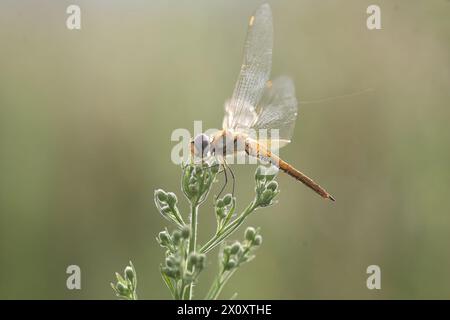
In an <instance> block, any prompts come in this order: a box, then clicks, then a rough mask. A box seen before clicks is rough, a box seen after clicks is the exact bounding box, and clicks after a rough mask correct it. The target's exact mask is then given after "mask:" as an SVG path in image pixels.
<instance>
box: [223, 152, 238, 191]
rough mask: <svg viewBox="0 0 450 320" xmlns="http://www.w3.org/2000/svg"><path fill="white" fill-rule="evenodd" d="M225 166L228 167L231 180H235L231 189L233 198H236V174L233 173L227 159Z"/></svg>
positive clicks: (224, 162)
mask: <svg viewBox="0 0 450 320" xmlns="http://www.w3.org/2000/svg"><path fill="white" fill-rule="evenodd" d="M223 164H224V167H226V168H227V169H228V170H229V171H230V174H231V178H232V179H233V183H232V188H231V196H232V197H234V186H235V184H236V178H235V177H234V172H233V170H232V169H231V167H230V166H229V165H228V163H227V162H226V161H225V159H224V160H223Z"/></svg>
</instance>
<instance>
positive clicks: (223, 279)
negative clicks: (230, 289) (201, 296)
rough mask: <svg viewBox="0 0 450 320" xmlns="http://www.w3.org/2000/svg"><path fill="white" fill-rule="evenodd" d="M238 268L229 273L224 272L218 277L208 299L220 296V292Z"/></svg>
mask: <svg viewBox="0 0 450 320" xmlns="http://www.w3.org/2000/svg"><path fill="white" fill-rule="evenodd" d="M235 271H236V269H233V270H231V271H229V272H227V273H225V272H222V273H221V275H220V276H219V277H218V279H217V283H216V284H215V285H214V287H213V288H211V289H212V290H210V292H209V293H208V296H207V299H208V300H216V299H217V298H218V297H219V294H220V293H221V292H222V289H223V288H224V287H225V284H226V283H227V282H228V280H230V278H231V276H232V275H233V274H234V272H235Z"/></svg>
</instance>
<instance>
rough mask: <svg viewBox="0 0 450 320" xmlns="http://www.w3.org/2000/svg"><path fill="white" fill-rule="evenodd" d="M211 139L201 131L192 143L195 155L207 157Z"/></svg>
mask: <svg viewBox="0 0 450 320" xmlns="http://www.w3.org/2000/svg"><path fill="white" fill-rule="evenodd" d="M209 140H210V139H209V137H208V136H207V135H206V134H204V133H201V134H199V135H197V136H196V137H195V138H194V140H193V141H192V143H193V145H194V148H193V149H194V154H195V156H198V157H205V156H206V155H207V154H208V152H209V149H210V143H209Z"/></svg>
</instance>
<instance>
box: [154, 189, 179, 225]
mask: <svg viewBox="0 0 450 320" xmlns="http://www.w3.org/2000/svg"><path fill="white" fill-rule="evenodd" d="M154 200H155V205H156V208H158V211H159V213H161V215H162V216H163V217H164V218H166V219H167V220H169V221H172V222H174V223H175V224H176V225H178V226H179V227H182V226H183V225H184V222H183V218H182V217H181V214H180V211H179V210H178V207H177V203H178V199H177V196H176V195H175V193H173V192H165V191H164V190H162V189H157V190H155V194H154Z"/></svg>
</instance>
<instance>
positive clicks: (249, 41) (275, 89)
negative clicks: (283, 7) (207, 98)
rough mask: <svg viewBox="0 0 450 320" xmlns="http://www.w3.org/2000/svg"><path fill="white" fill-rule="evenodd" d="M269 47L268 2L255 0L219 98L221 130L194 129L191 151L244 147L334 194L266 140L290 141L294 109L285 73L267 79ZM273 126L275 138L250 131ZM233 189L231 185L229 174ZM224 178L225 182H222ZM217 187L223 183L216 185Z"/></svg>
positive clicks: (218, 152)
mask: <svg viewBox="0 0 450 320" xmlns="http://www.w3.org/2000/svg"><path fill="white" fill-rule="evenodd" d="M272 48H273V23H272V12H271V9H270V6H269V5H268V4H263V5H261V6H260V7H259V8H258V9H257V10H256V12H255V13H254V15H253V16H251V17H250V20H249V23H248V31H247V36H246V40H245V46H244V58H243V63H242V66H241V69H240V73H239V77H238V80H237V82H236V85H235V88H234V91H233V94H232V97H231V98H230V99H229V100H228V101H227V102H226V103H225V116H224V119H223V122H222V130H218V131H217V132H215V133H213V134H210V135H206V134H204V133H202V134H199V135H197V136H196V137H195V138H194V139H192V140H191V145H190V151H191V156H193V157H194V156H198V155H200V156H201V158H202V159H203V158H204V157H209V156H213V157H219V156H220V157H221V158H222V165H223V166H224V171H225V178H226V169H227V168H229V166H228V165H227V163H226V161H225V159H226V157H227V156H229V155H233V154H237V153H245V154H246V155H247V156H249V157H255V158H257V159H260V160H262V161H263V162H266V163H267V162H269V163H270V164H271V165H273V166H275V167H276V168H278V169H279V170H282V171H283V172H285V173H287V174H288V175H289V176H291V177H293V178H295V179H296V180H298V181H300V182H302V183H303V184H305V185H306V186H307V187H309V188H310V189H312V190H313V191H314V192H316V193H317V194H318V195H320V196H321V197H322V198H324V199H330V200H332V201H335V198H334V197H333V196H332V195H331V194H330V193H328V192H327V191H326V190H325V189H324V188H322V187H321V186H320V185H319V184H318V183H316V182H315V181H314V180H313V179H311V178H310V177H308V176H307V175H305V174H304V173H302V172H301V171H299V170H297V169H296V168H294V167H293V166H292V165H290V164H289V163H288V162H286V161H284V160H283V159H281V158H280V157H279V156H278V155H277V152H274V150H273V149H272V148H271V146H277V148H281V147H284V146H286V145H287V144H288V143H290V142H291V140H290V139H291V137H292V134H293V130H294V126H295V122H296V119H297V115H298V103H297V99H296V96H295V87H294V84H293V81H292V79H291V78H289V77H286V76H282V77H279V78H276V79H275V80H273V81H270V80H269V78H270V72H271V67H272ZM258 130H277V133H278V138H277V139H276V141H275V140H274V139H266V140H263V139H256V138H254V137H253V136H252V135H251V134H250V132H255V131H256V132H258ZM230 172H231V174H232V176H233V191H234V174H233V172H232V171H231V169H230ZM225 184H226V183H225ZM222 190H223V189H222Z"/></svg>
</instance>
